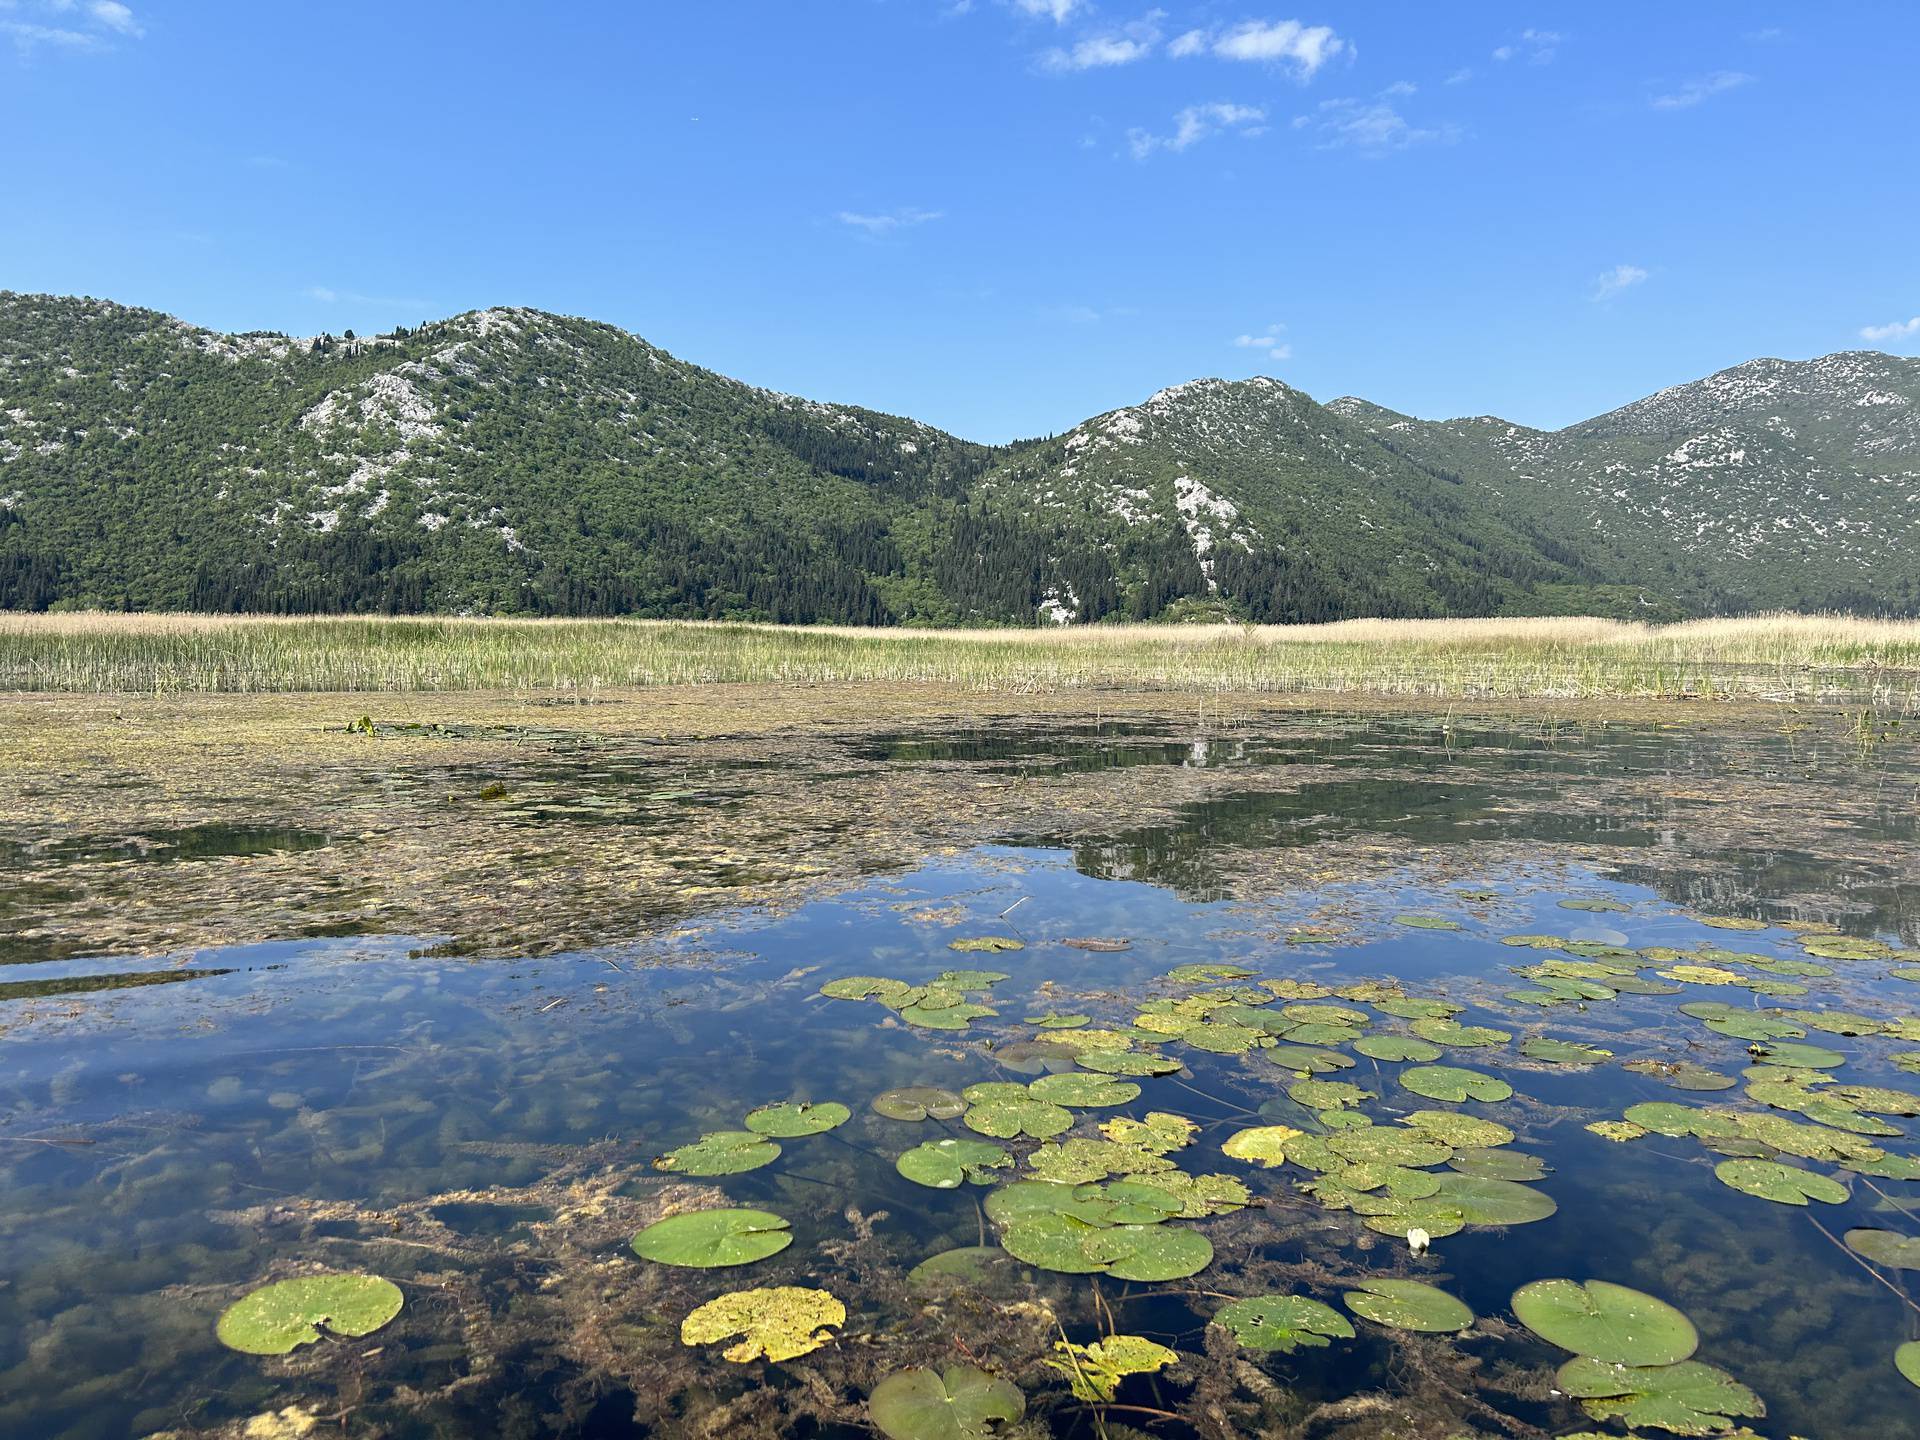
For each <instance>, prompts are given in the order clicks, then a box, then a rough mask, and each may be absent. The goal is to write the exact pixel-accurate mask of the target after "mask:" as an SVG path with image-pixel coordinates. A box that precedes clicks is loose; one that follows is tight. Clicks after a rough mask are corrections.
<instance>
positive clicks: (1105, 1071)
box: [1073, 1050, 1183, 1077]
mask: <svg viewBox="0 0 1920 1440" xmlns="http://www.w3.org/2000/svg"><path fill="white" fill-rule="evenodd" d="M1073 1058H1074V1063H1075V1064H1077V1065H1079V1066H1080V1067H1081V1068H1082V1069H1085V1070H1092V1071H1095V1072H1096V1073H1098V1074H1101V1075H1136V1076H1143V1077H1144V1076H1148V1075H1171V1074H1173V1073H1174V1072H1175V1071H1176V1070H1179V1069H1182V1068H1183V1067H1182V1065H1181V1063H1180V1062H1179V1061H1178V1060H1174V1059H1171V1058H1169V1057H1168V1056H1165V1055H1154V1054H1151V1053H1148V1052H1144V1051H1139V1050H1082V1051H1081V1052H1080V1053H1079V1054H1077V1055H1075V1056H1074V1057H1073Z"/></svg>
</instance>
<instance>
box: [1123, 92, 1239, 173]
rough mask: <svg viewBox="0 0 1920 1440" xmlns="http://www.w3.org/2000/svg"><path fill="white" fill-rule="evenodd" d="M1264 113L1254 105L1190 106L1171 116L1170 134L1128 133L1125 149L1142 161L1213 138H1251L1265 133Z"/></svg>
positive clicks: (1225, 103)
mask: <svg viewBox="0 0 1920 1440" xmlns="http://www.w3.org/2000/svg"><path fill="white" fill-rule="evenodd" d="M1266 120H1267V112H1266V111H1265V110H1262V109H1261V108H1260V107H1259V106H1257V105H1233V104H1229V103H1227V102H1226V101H1220V100H1216V101H1214V102H1212V103H1211V104H1207V105H1189V106H1187V108H1186V109H1184V110H1182V111H1181V112H1180V113H1179V114H1178V115H1176V116H1174V117H1173V133H1172V134H1171V135H1154V134H1151V133H1150V132H1148V131H1145V130H1129V131H1128V132H1127V148H1128V149H1129V150H1130V151H1132V153H1133V158H1134V159H1136V160H1145V159H1146V158H1147V157H1148V156H1150V155H1152V154H1153V153H1154V152H1155V151H1156V150H1173V151H1180V150H1185V149H1187V148H1188V147H1189V146H1192V145H1196V144H1198V143H1199V142H1200V141H1202V140H1205V139H1207V138H1208V137H1209V136H1212V135H1219V134H1222V133H1226V132H1231V133H1233V134H1236V135H1245V136H1254V135H1259V134H1263V133H1264V132H1265V131H1266V128H1267V126H1266Z"/></svg>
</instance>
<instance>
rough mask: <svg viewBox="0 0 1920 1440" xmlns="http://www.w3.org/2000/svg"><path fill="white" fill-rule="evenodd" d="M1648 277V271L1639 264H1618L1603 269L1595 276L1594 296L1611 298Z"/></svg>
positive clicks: (1597, 299) (1596, 297)
mask: <svg viewBox="0 0 1920 1440" xmlns="http://www.w3.org/2000/svg"><path fill="white" fill-rule="evenodd" d="M1646 278H1647V272H1646V271H1645V270H1642V269H1641V268H1640V267H1639V266H1638V265H1616V266H1614V267H1613V268H1612V269H1611V270H1606V271H1602V272H1601V273H1600V274H1599V275H1597V276H1595V277H1594V282H1593V298H1594V299H1595V300H1596V301H1599V300H1611V299H1613V297H1614V296H1616V295H1618V294H1619V293H1620V292H1621V291H1623V290H1631V289H1632V288H1633V287H1634V286H1636V285H1638V284H1641V283H1642V282H1643V281H1645V280H1646Z"/></svg>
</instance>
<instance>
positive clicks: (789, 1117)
mask: <svg viewBox="0 0 1920 1440" xmlns="http://www.w3.org/2000/svg"><path fill="white" fill-rule="evenodd" d="M851 1113H852V1112H851V1111H849V1110H848V1109H847V1107H846V1106H844V1105H842V1104H840V1103H839V1102H838V1101H835V1100H825V1101H822V1102H821V1103H820V1104H818V1105H815V1104H812V1103H811V1102H809V1101H805V1100H789V1101H787V1102H785V1103H784V1104H780V1105H762V1106H761V1107H760V1108H759V1109H758V1110H755V1111H753V1112H752V1113H751V1114H749V1115H748V1116H747V1118H746V1122H745V1123H746V1127H747V1129H749V1130H751V1131H753V1133H754V1134H756V1135H770V1136H772V1137H773V1138H774V1139H776V1140H797V1139H799V1138H800V1137H801V1136H803V1135H824V1134H826V1133H827V1131H829V1130H832V1129H833V1128H835V1127H836V1126H839V1125H844V1124H846V1123H847V1118H848V1116H849V1115H850V1114H851Z"/></svg>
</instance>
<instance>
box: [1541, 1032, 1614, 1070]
mask: <svg viewBox="0 0 1920 1440" xmlns="http://www.w3.org/2000/svg"><path fill="white" fill-rule="evenodd" d="M1520 1053H1521V1054H1522V1055H1525V1056H1526V1057H1527V1058H1528V1059H1529V1060H1544V1061H1546V1062H1547V1063H1548V1064H1550V1065H1600V1064H1604V1063H1605V1062H1606V1061H1608V1060H1611V1059H1612V1058H1613V1052H1612V1051H1611V1050H1602V1049H1601V1048H1600V1047H1599V1046H1597V1045H1582V1044H1579V1043H1578V1042H1577V1041H1573V1040H1554V1039H1550V1038H1548V1037H1547V1036H1544V1035H1536V1036H1534V1037H1533V1038H1532V1039H1530V1040H1528V1041H1526V1042H1525V1043H1524V1044H1523V1045H1521V1047H1520Z"/></svg>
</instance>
